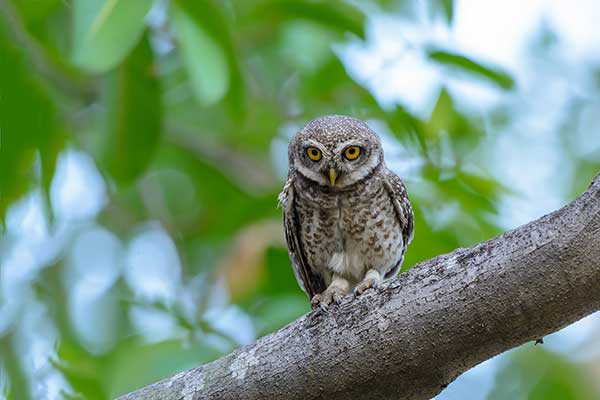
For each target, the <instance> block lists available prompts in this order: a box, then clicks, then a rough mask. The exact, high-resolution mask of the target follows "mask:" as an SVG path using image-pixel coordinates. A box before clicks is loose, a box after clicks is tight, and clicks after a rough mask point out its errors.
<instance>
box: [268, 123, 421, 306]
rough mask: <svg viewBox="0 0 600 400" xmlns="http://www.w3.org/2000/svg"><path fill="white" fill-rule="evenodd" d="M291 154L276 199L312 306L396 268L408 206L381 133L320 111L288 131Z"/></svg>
mask: <svg viewBox="0 0 600 400" xmlns="http://www.w3.org/2000/svg"><path fill="white" fill-rule="evenodd" d="M288 156H289V162H290V167H289V172H288V178H287V181H286V183H285V186H284V188H283V191H282V192H281V194H280V195H279V202H280V204H281V205H282V207H283V215H284V225H285V233H286V240H287V244H288V249H289V255H290V259H291V261H292V266H293V269H294V274H295V276H296V279H297V280H298V283H299V285H300V287H301V288H302V289H303V290H304V291H305V292H306V294H308V296H309V298H310V299H311V303H312V305H313V307H316V306H320V307H321V308H323V309H327V307H329V306H330V305H331V304H332V303H336V304H337V303H339V302H340V301H341V299H342V297H343V296H344V295H345V294H347V293H349V292H350V291H353V292H354V295H355V296H358V295H360V294H362V293H363V292H364V291H365V290H367V289H369V288H374V287H377V285H378V284H379V283H380V282H381V281H382V279H385V278H389V277H391V276H393V275H394V274H396V273H397V272H398V270H399V269H400V266H401V265H402V261H403V259H404V253H405V252H406V247H407V246H408V243H409V242H410V241H411V240H412V237H413V212H412V208H411V206H410V203H409V201H408V197H407V195H406V189H405V187H404V184H403V183H402V181H401V180H400V178H399V177H398V176H397V175H396V174H394V173H393V172H391V171H390V170H389V169H388V168H387V167H386V165H385V162H384V159H383V149H382V146H381V141H380V140H379V137H378V136H377V135H376V134H375V133H374V132H373V131H372V130H371V129H370V128H369V127H368V126H367V125H366V124H365V123H364V122H362V121H360V120H357V119H355V118H352V117H347V116H340V115H330V116H324V117H320V118H317V119H315V120H313V121H311V122H309V123H308V124H307V125H306V126H305V127H304V128H303V129H302V130H300V131H299V132H298V133H297V134H296V135H295V136H294V137H293V139H292V141H291V143H290V145H289V151H288Z"/></svg>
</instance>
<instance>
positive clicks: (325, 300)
mask: <svg viewBox="0 0 600 400" xmlns="http://www.w3.org/2000/svg"><path fill="white" fill-rule="evenodd" d="M344 294H345V293H344V291H343V290H342V289H340V288H338V287H335V286H331V287H329V288H327V290H325V291H324V292H323V293H319V294H316V295H314V296H313V298H312V299H311V301H310V303H311V305H312V308H313V309H315V308H317V307H319V308H321V310H323V311H327V310H328V309H329V306H331V305H332V304H336V305H338V304H340V303H341V302H342V299H343V298H344Z"/></svg>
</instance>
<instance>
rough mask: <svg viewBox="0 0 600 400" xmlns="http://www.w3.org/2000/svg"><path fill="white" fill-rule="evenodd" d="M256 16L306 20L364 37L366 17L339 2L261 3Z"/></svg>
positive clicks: (290, 0)
mask: <svg viewBox="0 0 600 400" xmlns="http://www.w3.org/2000/svg"><path fill="white" fill-rule="evenodd" d="M257 14H258V15H263V18H264V17H275V18H282V19H306V20H309V21H313V22H318V23H320V24H322V25H324V26H327V27H329V28H332V29H335V30H337V31H339V32H351V33H353V34H355V35H357V36H359V37H361V38H362V37H364V25H365V19H366V16H365V14H364V13H363V12H361V11H360V10H359V9H358V8H356V7H354V6H353V5H351V4H348V2H345V1H341V0H331V1H311V0H276V1H268V2H263V6H262V7H259V8H257Z"/></svg>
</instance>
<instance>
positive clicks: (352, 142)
mask: <svg viewBox="0 0 600 400" xmlns="http://www.w3.org/2000/svg"><path fill="white" fill-rule="evenodd" d="M348 146H364V143H363V142H362V141H361V140H359V139H351V140H346V141H345V142H342V143H339V144H338V145H337V146H335V150H334V152H335V154H338V153H341V152H342V150H344V149H345V148H346V147H348Z"/></svg>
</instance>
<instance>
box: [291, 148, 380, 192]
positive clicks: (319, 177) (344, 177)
mask: <svg viewBox="0 0 600 400" xmlns="http://www.w3.org/2000/svg"><path fill="white" fill-rule="evenodd" d="M298 158H299V161H300V162H298V163H296V168H297V169H298V171H299V172H300V173H301V174H302V175H303V176H304V177H306V178H308V179H310V180H312V181H314V182H316V183H318V184H319V185H320V186H326V187H329V188H330V189H333V190H336V189H343V188H344V187H347V186H350V185H352V184H354V183H356V182H358V181H360V180H361V179H363V178H365V177H367V176H368V175H369V174H370V173H371V172H372V171H373V170H374V169H375V168H377V166H379V164H380V163H381V162H382V161H383V157H382V151H381V147H380V146H372V145H371V146H369V143H367V142H366V141H364V140H361V139H351V140H346V141H344V142H341V143H335V144H332V145H329V146H326V145H323V144H321V143H318V142H316V141H314V140H306V141H304V142H302V143H301V146H299V148H298Z"/></svg>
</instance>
